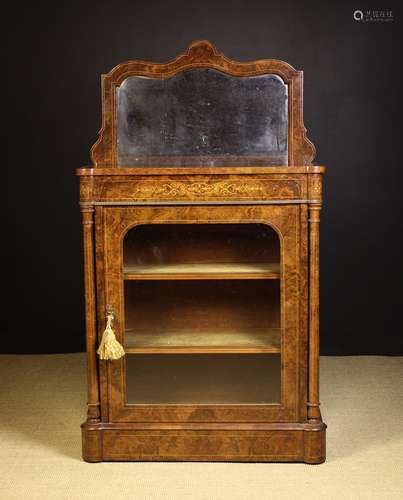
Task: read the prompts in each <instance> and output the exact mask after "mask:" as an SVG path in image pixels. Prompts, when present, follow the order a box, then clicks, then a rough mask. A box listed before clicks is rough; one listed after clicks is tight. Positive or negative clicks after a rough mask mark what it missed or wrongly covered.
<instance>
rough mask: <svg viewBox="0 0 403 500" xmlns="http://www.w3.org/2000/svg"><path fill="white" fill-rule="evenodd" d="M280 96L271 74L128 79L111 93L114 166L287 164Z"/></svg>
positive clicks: (202, 71)
mask: <svg viewBox="0 0 403 500" xmlns="http://www.w3.org/2000/svg"><path fill="white" fill-rule="evenodd" d="M287 98H288V89H287V85H286V84H285V83H284V82H283V80H282V79H281V78H280V77H278V76H277V75H260V76H251V77H237V76H230V75H227V74H224V73H222V72H220V71H217V70H214V69H211V68H193V69H190V70H187V71H183V72H181V73H178V74H176V75H175V76H172V77H170V78H150V77H143V76H132V77H129V78H127V79H126V80H125V81H124V82H123V83H122V85H121V86H120V87H119V88H118V89H117V121H118V123H117V130H118V138H117V142H118V144H117V146H118V147H117V150H118V166H120V167H133V166H156V167H158V166H203V165H205V166H226V165H228V166H229V165H233V166H236V165H242V166H258V165H287V164H288V144H287V139H288V102H287Z"/></svg>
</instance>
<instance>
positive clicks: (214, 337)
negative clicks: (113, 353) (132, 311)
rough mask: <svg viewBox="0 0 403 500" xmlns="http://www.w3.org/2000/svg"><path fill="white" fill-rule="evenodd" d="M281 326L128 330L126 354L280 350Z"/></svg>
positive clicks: (126, 333) (268, 351) (269, 351)
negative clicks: (193, 329)
mask: <svg viewBox="0 0 403 500" xmlns="http://www.w3.org/2000/svg"><path fill="white" fill-rule="evenodd" d="M280 344H281V330H280V328H270V329H267V330H255V331H242V330H241V331H227V330H224V331H209V332H197V331H193V332H192V331H191V332H187V331H169V330H168V331H161V330H157V331H147V332H138V331H135V330H127V331H126V332H125V350H126V352H127V353H166V354H169V353H177V354H179V353H184V354H186V353H259V352H261V353H263V352H267V353H279V352H280Z"/></svg>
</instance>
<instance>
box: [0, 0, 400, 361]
mask: <svg viewBox="0 0 403 500" xmlns="http://www.w3.org/2000/svg"><path fill="white" fill-rule="evenodd" d="M378 4H379V2H378V3H377V5H376V7H377V8H378V9H385V10H387V9H392V11H393V15H394V21H393V22H373V23H360V22H357V21H354V19H353V11H354V10H355V9H359V8H361V9H363V10H365V9H371V8H373V5H368V4H364V3H362V2H361V1H360V2H358V3H357V2H353V1H351V2H340V1H339V2H333V3H329V2H321V3H319V2H317V3H309V2H298V1H294V2H292V1H288V0H285V1H282V2H269V1H259V2H257V1H248V2H246V1H238V0H232V1H227V0H225V1H223V0H222V1H214V2H212V1H204V2H199V3H194V2H169V1H165V2H162V1H149V2H135V1H123V0H115V1H114V2H100V1H97V2H95V1H88V2H82V1H80V2H79V1H77V0H71V1H70V2H68V3H66V5H65V6H59V7H55V6H54V5H56V4H54V3H49V4H48V5H44V4H43V3H34V4H32V5H28V4H27V5H26V6H24V5H23V4H21V3H19V4H18V7H15V8H14V11H11V12H10V14H9V18H8V20H7V26H8V38H9V45H8V59H9V61H8V64H9V65H8V69H7V72H5V73H3V74H4V76H5V78H6V79H7V81H8V86H7V88H6V94H5V104H6V108H7V114H8V117H7V119H6V120H5V123H6V124H7V127H8V132H9V134H8V139H7V141H6V146H7V150H8V153H9V154H8V156H4V158H5V161H4V162H3V169H4V170H5V172H6V175H5V176H4V177H5V178H6V179H7V186H6V192H7V197H8V203H7V204H6V205H5V206H4V207H3V210H2V215H3V218H4V222H3V239H2V240H3V244H2V247H3V249H5V250H6V251H7V252H8V255H6V257H5V258H6V259H7V260H3V262H5V263H6V264H5V265H4V268H5V269H4V273H3V274H9V281H8V285H6V284H5V282H4V285H3V287H2V289H3V292H4V293H5V298H4V300H3V304H7V305H6V306H5V307H4V309H3V318H5V320H3V324H4V325H5V326H4V327H3V328H2V334H1V336H0V339H1V350H2V352H15V353H24V352H38V353H45V352H72V351H80V350H84V346H85V343H84V307H83V286H82V282H83V280H82V250H81V225H80V214H79V210H78V205H77V203H78V181H77V179H76V178H75V177H74V169H75V168H76V167H78V166H81V165H85V164H88V162H89V149H90V146H91V145H92V144H93V142H94V141H95V140H96V138H97V131H98V129H99V128H100V124H101V116H100V102H101V96H100V74H101V73H102V72H108V71H109V70H110V69H111V68H112V67H113V66H115V65H116V64H117V63H119V62H122V61H124V60H127V59H136V58H141V59H150V60H154V61H161V62H163V61H166V60H169V59H171V58H173V57H174V56H175V55H177V54H178V52H181V51H183V50H184V49H185V48H186V46H187V45H188V44H189V43H190V42H191V41H193V40H196V39H200V38H207V39H209V40H210V41H212V42H213V43H215V44H216V46H217V47H218V49H219V50H221V51H223V52H224V53H225V54H226V55H227V56H229V57H231V58H234V59H239V60H241V61H246V60H250V59H257V58H277V59H283V60H285V61H288V62H289V63H291V64H292V65H293V66H295V67H296V68H299V69H303V70H304V72H305V95H304V100H305V124H306V126H307V128H308V136H309V138H310V139H311V140H312V141H313V142H314V144H315V145H316V146H317V149H318V156H317V160H316V161H317V163H321V164H325V165H327V166H328V172H327V175H326V178H325V182H326V185H325V206H324V209H323V214H322V225H321V301H322V302H321V305H322V308H321V352H322V353H323V354H357V353H361V354H399V353H400V354H403V341H402V338H403V336H402V334H401V332H402V331H403V329H402V321H401V316H402V314H401V310H402V297H403V290H402V260H403V259H402V256H401V242H402V238H401V227H402V224H401V215H400V214H401V212H402V206H401V205H402V204H401V197H400V190H401V180H402V175H401V169H402V166H401V165H400V163H399V161H398V160H399V159H400V158H399V156H400V155H399V156H398V150H400V145H401V139H400V134H401V129H400V120H399V118H400V115H399V113H400V111H399V109H398V103H399V102H400V101H401V89H400V85H399V84H400V82H399V79H398V70H397V67H398V63H399V59H400V56H401V54H400V51H399V49H398V45H399V42H400V43H401V39H399V37H400V34H399V33H400V31H401V23H400V18H399V12H398V7H397V4H395V3H390V2H387V3H385V4H384V2H383V0H382V2H381V4H382V5H378Z"/></svg>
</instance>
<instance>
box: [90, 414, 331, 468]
mask: <svg viewBox="0 0 403 500" xmlns="http://www.w3.org/2000/svg"><path fill="white" fill-rule="evenodd" d="M81 427H82V439H83V458H84V460H85V461H87V462H102V461H161V462H163V461H195V462H199V461H200V462H202V461H206V462H210V461H211V462H213V461H221V462H305V463H309V464H319V463H322V462H324V461H325V459H326V425H325V424H324V423H323V422H322V421H319V422H317V423H315V424H310V423H271V424H238V423H237V424H235V423H234V424H162V423H161V424H160V423H159V424H139V423H138V424H134V423H133V424H127V423H125V424H119V423H102V422H100V423H93V422H84V423H83V424H82V426H81Z"/></svg>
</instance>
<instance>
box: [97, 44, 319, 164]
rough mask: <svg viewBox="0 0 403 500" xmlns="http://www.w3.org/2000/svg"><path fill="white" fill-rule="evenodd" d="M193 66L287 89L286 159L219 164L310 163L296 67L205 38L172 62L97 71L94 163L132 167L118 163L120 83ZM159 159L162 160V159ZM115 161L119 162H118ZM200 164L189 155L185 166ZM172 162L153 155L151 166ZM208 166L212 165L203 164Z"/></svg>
mask: <svg viewBox="0 0 403 500" xmlns="http://www.w3.org/2000/svg"><path fill="white" fill-rule="evenodd" d="M195 68H208V69H209V70H216V71H218V72H220V73H221V74H224V75H229V76H232V77H239V78H244V77H258V76H263V75H276V76H277V77H279V78H281V80H282V81H283V82H284V84H285V85H286V87H287V89H288V110H287V111H288V113H287V115H288V158H287V161H281V160H282V157H281V156H279V158H278V161H277V162H276V161H270V160H269V161H267V162H264V159H263V160H261V161H260V162H259V163H253V162H252V163H251V162H250V161H248V160H247V158H245V160H246V162H245V163H242V157H240V158H238V159H237V161H236V162H235V163H234V161H232V163H231V158H229V159H227V160H226V161H225V163H223V165H228V164H231V165H233V166H234V165H237V166H248V165H251V166H254V165H274V164H277V165H310V164H311V162H312V160H313V158H314V156H315V148H314V146H313V144H312V143H311V142H310V141H309V140H308V139H307V137H306V129H305V127H304V124H303V117H302V99H301V96H302V85H303V76H302V72H301V71H297V70H295V69H294V68H293V67H292V66H291V65H289V64H287V63H285V62H283V61H278V60H259V61H252V62H244V63H242V62H236V61H232V60H231V59H228V58H227V57H225V56H224V55H222V54H221V53H219V52H218V51H217V49H216V48H215V47H214V46H213V45H212V44H211V43H209V42H208V41H206V40H202V41H198V42H194V43H192V44H191V45H190V46H189V48H188V50H187V52H186V53H185V54H182V55H180V56H178V57H177V58H176V59H175V60H173V61H171V62H168V63H166V64H160V63H155V64H153V63H149V62H144V61H129V62H125V63H122V64H119V65H118V66H116V67H115V68H113V69H112V70H111V71H110V72H109V73H108V74H107V75H102V107H103V111H102V116H103V122H102V128H101V131H100V133H99V139H98V141H97V142H96V143H95V144H94V146H93V147H92V150H91V159H92V162H93V164H94V166H95V167H103V168H108V167H118V166H120V167H133V166H134V165H133V164H129V165H125V164H124V162H123V164H122V162H119V154H118V153H119V152H118V115H119V110H118V95H119V89H120V87H121V86H122V85H123V84H125V85H127V81H128V80H127V79H129V78H131V77H136V76H139V77H148V78H152V79H170V78H172V77H177V76H178V75H180V73H182V72H186V71H190V70H192V69H195ZM161 159H162V158H161ZM119 163H120V164H119ZM204 164H205V163H203V161H202V162H200V160H199V159H195V160H194V161H193V162H192V159H188V160H187V161H186V163H185V165H188V166H190V165H192V166H199V165H204ZM177 165H178V163H177V161H176V160H172V163H170V161H169V158H166V157H165V158H164V160H163V161H161V162H160V164H158V157H157V158H154V159H153V166H156V167H158V166H177ZM207 165H210V166H211V165H213V166H214V162H213V163H211V162H210V163H207ZM136 166H139V167H142V166H150V165H149V162H147V161H145V162H144V163H142V162H141V158H140V161H138V162H136Z"/></svg>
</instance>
